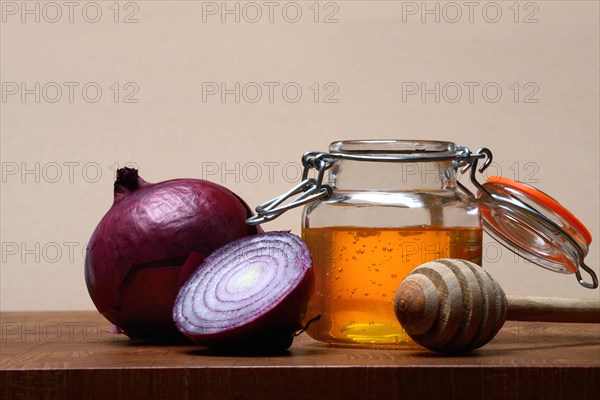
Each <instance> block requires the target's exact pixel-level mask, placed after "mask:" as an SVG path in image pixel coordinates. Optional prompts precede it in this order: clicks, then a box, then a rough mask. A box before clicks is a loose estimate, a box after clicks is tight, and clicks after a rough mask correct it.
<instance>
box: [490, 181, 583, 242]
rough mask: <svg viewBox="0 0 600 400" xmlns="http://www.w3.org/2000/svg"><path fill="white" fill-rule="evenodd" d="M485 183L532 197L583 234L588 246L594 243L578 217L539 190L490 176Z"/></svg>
mask: <svg viewBox="0 0 600 400" xmlns="http://www.w3.org/2000/svg"><path fill="white" fill-rule="evenodd" d="M485 183H489V184H498V185H502V186H505V187H507V188H510V189H514V190H517V191H519V192H521V193H523V194H524V195H527V196H529V197H531V198H532V199H534V200H535V201H537V202H538V203H540V204H541V205H543V206H544V207H546V208H548V209H549V210H551V211H553V212H554V213H555V214H556V215H558V216H559V217H561V218H562V219H564V220H565V221H566V222H567V223H568V224H570V225H571V226H572V227H573V228H574V229H576V230H577V231H578V232H579V233H581V235H582V236H583V238H584V239H585V241H586V242H587V244H588V246H589V245H590V243H592V234H591V233H590V231H588V229H587V228H586V227H585V225H583V223H582V222H581V221H580V220H578V219H577V217H576V216H574V215H573V214H572V213H571V212H570V211H569V210H567V209H566V208H565V207H563V206H562V205H561V204H560V203H559V202H557V201H556V200H554V199H553V198H552V197H550V196H548V195H547V194H546V193H544V192H542V191H541V190H538V189H536V188H534V187H532V186H529V185H527V184H525V183H521V182H518V181H514V180H512V179H509V178H505V177H503V176H490V177H489V178H488V179H487V180H486V181H485Z"/></svg>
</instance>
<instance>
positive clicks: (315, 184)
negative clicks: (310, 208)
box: [246, 151, 334, 225]
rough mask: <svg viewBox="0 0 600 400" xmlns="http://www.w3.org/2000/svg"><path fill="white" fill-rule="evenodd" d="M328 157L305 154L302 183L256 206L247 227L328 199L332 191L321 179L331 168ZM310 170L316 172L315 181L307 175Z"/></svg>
mask: <svg viewBox="0 0 600 400" xmlns="http://www.w3.org/2000/svg"><path fill="white" fill-rule="evenodd" d="M328 156H331V154H329V153H321V152H315V151H310V152H308V153H305V154H304V155H303V156H302V165H303V166H304V170H303V171H302V181H301V182H300V183H299V184H297V185H296V186H294V187H293V188H291V189H290V190H288V191H287V192H285V193H283V194H282V195H280V196H277V197H275V198H274V199H271V200H269V201H266V202H264V203H262V204H260V205H258V207H256V215H254V216H252V217H250V218H248V219H247V220H246V223H247V224H248V225H258V224H262V223H263V222H268V221H271V220H273V219H275V218H277V217H279V216H280V215H281V214H283V213H284V212H286V211H287V210H289V209H291V208H294V207H299V206H302V205H304V204H307V203H310V202H313V201H316V200H319V199H327V198H329V197H330V196H331V194H332V189H331V186H329V185H328V184H326V183H323V178H324V177H325V171H327V170H328V169H329V168H331V167H332V166H333V163H334V160H333V157H328ZM311 169H315V170H316V171H317V177H316V179H315V178H309V176H308V175H309V172H310V170H311ZM294 196H296V197H294ZM292 197H294V198H293V200H292V201H290V202H289V203H287V204H285V205H282V204H283V203H284V202H285V201H286V200H288V199H290V198H292Z"/></svg>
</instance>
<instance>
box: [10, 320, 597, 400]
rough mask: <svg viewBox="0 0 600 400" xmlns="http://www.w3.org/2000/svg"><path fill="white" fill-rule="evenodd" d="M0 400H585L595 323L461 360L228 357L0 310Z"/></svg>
mask: <svg viewBox="0 0 600 400" xmlns="http://www.w3.org/2000/svg"><path fill="white" fill-rule="evenodd" d="M0 322H1V328H2V330H1V340H0V345H1V349H0V399H53V400H54V399H100V398H102V399H107V398H108V399H161V400H162V399H278V400H293V399H317V398H322V399H332V400H335V399H340V400H342V399H386V400H387V399H412V398H415V399H416V398H426V399H430V398H431V399H434V398H439V399H470V398H473V399H481V398H485V399H496V398H498V399H499V398H509V399H565V398H575V399H578V400H582V399H592V398H593V399H595V398H597V397H596V396H597V395H598V393H600V325H599V324H557V323H540V322H507V323H506V324H505V326H504V327H503V328H502V330H501V331H500V333H499V334H498V336H497V337H496V338H495V339H494V340H493V341H492V342H490V343H489V344H488V345H486V346H485V347H483V348H481V349H479V350H476V351H474V352H473V353H471V354H469V355H467V356H462V357H448V356H440V355H437V354H434V353H432V352H429V351H427V350H424V349H421V348H414V349H408V350H397V349H394V350H390V349H377V350H375V349H361V348H343V347H330V346H328V345H326V344H323V343H319V342H316V341H314V340H312V339H311V338H310V337H308V336H306V335H301V336H299V337H298V338H297V339H296V340H295V341H294V344H293V345H292V347H291V349H290V350H289V351H288V352H287V353H285V354H282V355H279V356H269V357H235V356H226V355H220V354H216V353H214V352H212V351H210V350H208V349H205V348H203V347H200V346H193V345H157V344H152V343H143V342H137V341H131V340H129V339H127V338H125V337H124V336H121V335H117V334H114V333H107V332H106V329H108V328H110V327H111V325H110V323H108V322H107V321H106V320H105V319H104V318H103V317H102V316H100V315H99V314H98V313H96V312H44V313H35V312H28V313H25V312H23V313H2V314H0Z"/></svg>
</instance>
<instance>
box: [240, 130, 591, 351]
mask: <svg viewBox="0 0 600 400" xmlns="http://www.w3.org/2000/svg"><path fill="white" fill-rule="evenodd" d="M329 149H330V151H329V152H318V151H311V152H307V153H305V154H304V155H303V157H302V164H303V165H304V171H303V173H302V180H301V182H299V183H298V184H297V185H296V186H294V187H293V188H291V189H290V190H288V191H287V192H285V193H283V194H281V195H279V196H277V197H275V198H273V199H271V200H269V201H266V202H264V203H262V204H260V205H259V206H257V207H256V212H257V214H256V215H255V216H251V217H250V218H248V220H247V221H246V222H247V223H248V224H251V225H257V224H262V223H265V222H269V221H271V220H273V219H275V218H277V217H278V216H280V215H281V214H283V213H284V212H286V211H287V210H290V209H292V208H295V207H299V206H305V207H304V214H303V222H302V237H303V239H304V241H305V242H306V243H307V245H308V247H309V249H310V251H311V253H312V256H313V267H314V273H315V280H316V282H315V289H314V292H313V293H312V296H311V299H310V302H309V305H308V310H307V313H306V320H305V326H307V328H306V331H307V332H308V334H309V335H310V336H312V337H313V338H315V339H317V340H320V341H323V342H327V343H332V344H337V345H344V346H348V345H349V346H362V347H395V348H412V347H415V346H416V345H415V344H414V343H413V342H412V341H411V340H410V338H409V337H408V335H407V334H406V333H405V332H404V331H403V330H402V328H401V327H400V324H399V322H397V319H396V316H395V314H394V310H393V299H394V295H395V292H396V288H397V287H398V285H399V284H400V282H401V281H402V280H403V279H404V278H405V277H406V276H407V275H408V274H409V273H410V272H411V270H412V269H414V268H415V267H417V266H418V265H420V264H422V263H424V262H427V261H432V260H436V259H439V258H455V259H463V260H470V261H472V262H474V263H476V264H479V265H481V251H482V227H483V230H485V231H486V232H487V233H489V234H490V236H491V237H492V238H494V239H496V240H497V241H498V242H500V243H501V244H503V245H504V246H506V247H507V248H508V249H509V250H511V251H513V252H515V253H516V254H518V255H519V256H521V257H524V258H526V259H527V260H529V261H531V262H532V263H534V264H538V265H540V266H542V267H544V268H547V269H550V270H553V271H556V272H562V273H567V274H573V273H574V274H575V277H576V278H577V281H578V282H579V284H580V285H581V286H583V287H585V288H588V289H596V288H597V287H598V277H597V275H596V273H595V271H594V270H593V269H592V268H590V267H589V266H587V265H586V264H585V260H584V259H585V257H586V255H587V253H588V249H589V245H590V243H591V240H592V237H591V235H590V233H589V231H588V230H587V228H586V227H585V225H583V223H581V221H579V220H578V219H577V218H576V217H575V216H574V215H573V214H571V213H570V212H569V211H568V210H567V209H566V208H564V207H563V206H562V205H560V204H559V203H558V202H557V201H556V200H554V199H553V198H552V197H550V196H548V195H547V194H545V193H544V192H542V191H540V190H538V189H536V188H533V187H531V186H529V185H525V184H523V183H521V182H517V181H513V180H510V179H508V178H504V177H489V178H488V179H487V180H486V181H485V182H484V183H483V184H482V183H480V182H479V181H478V180H477V177H476V174H477V172H480V173H483V172H484V171H485V169H486V168H487V167H488V166H489V165H490V163H491V162H492V152H491V151H490V150H489V149H487V148H485V147H483V148H481V149H479V150H477V152H475V153H473V152H471V151H470V150H469V149H468V148H466V147H462V146H457V145H456V144H454V143H450V142H441V141H407V140H352V141H341V142H334V143H332V144H331V146H330V148H329ZM479 161H483V163H482V165H481V167H478V162H479ZM326 171H329V175H328V177H327V178H328V182H324V179H325V172H326ZM457 171H459V172H460V173H461V174H464V173H466V172H467V171H470V173H469V175H470V180H471V183H472V184H473V185H474V187H475V188H476V189H477V192H476V194H475V193H473V192H472V191H471V190H469V189H468V188H467V187H465V186H464V185H462V184H461V183H460V182H459V181H458V179H457ZM312 172H314V176H315V177H311V173H312ZM581 271H585V272H587V273H588V275H589V278H591V281H590V280H589V278H588V279H584V278H583V276H582V274H581Z"/></svg>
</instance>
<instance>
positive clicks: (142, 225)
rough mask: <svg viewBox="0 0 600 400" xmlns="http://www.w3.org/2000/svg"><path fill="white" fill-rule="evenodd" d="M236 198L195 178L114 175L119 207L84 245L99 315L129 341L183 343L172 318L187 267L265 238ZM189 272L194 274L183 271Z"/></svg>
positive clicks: (124, 172) (114, 207) (134, 173)
mask: <svg viewBox="0 0 600 400" xmlns="http://www.w3.org/2000/svg"><path fill="white" fill-rule="evenodd" d="M250 215H251V211H250V209H249V207H248V206H247V205H246V204H245V203H244V202H243V201H242V200H241V199H240V198H239V197H237V196H236V195H235V194H234V193H232V192H231V191H229V190H227V189H226V188H224V187H222V186H219V185H217V184H214V183H211V182H208V181H204V180H198V179H174V180H169V181H165V182H160V183H156V184H152V183H148V182H145V181H144V180H143V179H142V178H140V177H139V176H138V175H137V170H134V169H130V168H124V169H120V170H119V171H118V172H117V181H116V182H115V197H114V203H113V205H112V207H111V208H110V210H109V211H108V212H107V214H106V215H105V216H104V217H103V218H102V220H101V221H100V223H99V224H98V226H97V227H96V229H95V231H94V233H93V234H92V237H91V239H90V242H89V244H88V247H87V252H86V258H85V280H86V284H87V288H88V292H89V294H90V297H91V298H92V301H93V302H94V304H95V306H96V308H97V309H98V311H99V312H100V313H101V314H102V315H104V316H105V317H106V318H107V319H108V320H109V321H110V322H112V323H113V324H115V325H116V326H117V327H118V328H120V329H122V330H123V331H124V332H125V333H126V334H127V335H128V336H130V337H133V338H143V339H149V340H158V341H163V340H168V341H171V340H173V339H181V338H182V336H181V334H180V333H179V332H178V330H177V328H176V327H175V325H174V323H173V320H172V318H171V311H172V308H173V303H174V301H175V297H176V296H177V293H178V291H179V287H180V282H182V281H184V280H185V277H181V276H180V270H181V266H182V264H183V262H184V261H185V259H186V258H187V256H188V255H189V254H190V253H191V252H195V253H196V256H199V257H200V259H201V258H205V257H207V256H208V255H209V254H211V253H212V252H213V251H214V250H215V249H217V248H219V247H221V246H223V245H225V244H227V243H229V242H231V241H234V240H236V239H239V238H241V237H245V236H248V235H253V234H256V233H259V232H262V229H261V228H260V227H258V228H257V227H249V226H248V225H246V223H245V220H246V218H247V217H248V216H250ZM186 273H187V274H189V273H190V271H187V272H186Z"/></svg>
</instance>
